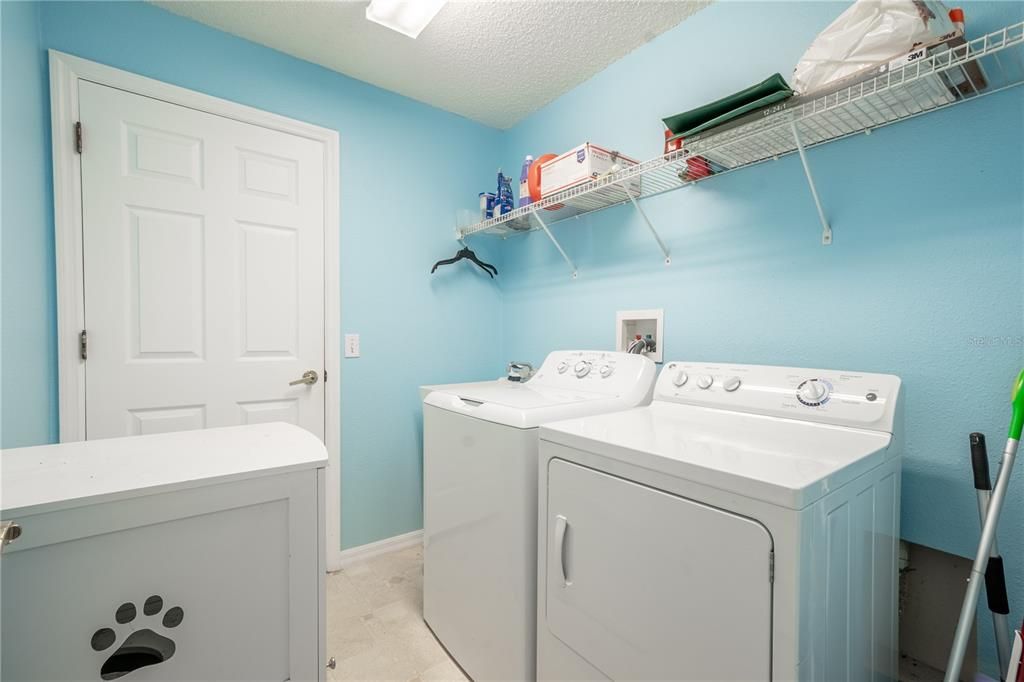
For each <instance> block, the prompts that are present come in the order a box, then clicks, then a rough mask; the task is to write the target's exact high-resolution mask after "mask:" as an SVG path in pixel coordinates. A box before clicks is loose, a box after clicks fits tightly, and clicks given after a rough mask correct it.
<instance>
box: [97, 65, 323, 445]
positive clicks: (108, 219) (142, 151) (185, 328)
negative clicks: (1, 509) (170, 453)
mask: <svg viewBox="0 0 1024 682" xmlns="http://www.w3.org/2000/svg"><path fill="white" fill-rule="evenodd" d="M79 108H80V117H81V121H82V126H83V131H84V146H83V152H82V157H81V161H82V211H83V235H82V237H83V260H84V268H85V322H86V329H87V335H88V336H87V353H88V359H87V361H86V364H85V367H86V371H85V372H86V373H85V377H86V390H85V397H86V400H85V403H86V404H85V411H86V420H85V422H86V437H87V438H89V439H94V438H109V437H115V436H128V435H135V434H148V433H157V432H163V431H176V430H182V429H198V428H206V427H214V426H229V425H234V424H251V423H257V422H266V421H286V422H291V423H293V424H298V425H300V426H302V427H304V428H306V429H308V430H310V431H312V432H313V433H315V434H316V435H317V436H319V437H320V438H321V439H323V438H324V385H323V383H324V377H323V373H324V175H325V168H324V153H323V146H322V144H320V143H319V142H316V141H313V140H309V139H306V138H303V137H299V136H296V135H290V134H287V133H283V132H278V131H274V130H269V129H267V128H263V127H260V126H257V125H251V124H248V123H241V122H239V121H235V120H232V119H230V118H225V117H222V116H217V115H214V114H210V113H205V112H202V111H197V110H195V109H189V108H187V107H183V106H178V105H175V104H169V103H167V102H163V101H160V100H157V99H152V98H149V97H144V96H141V95H136V94H132V93H129V92H125V91H123V90H118V89H115V88H110V87H107V86H103V85H98V84H95V83H91V82H87V81H80V85H79ZM313 372H315V374H316V380H315V383H312V376H313V375H312V374H311V373H313ZM304 374H305V375H306V376H307V377H308V378H309V379H308V381H307V382H306V383H297V384H293V383H292V382H296V381H298V380H300V379H302V378H303V375H304Z"/></svg>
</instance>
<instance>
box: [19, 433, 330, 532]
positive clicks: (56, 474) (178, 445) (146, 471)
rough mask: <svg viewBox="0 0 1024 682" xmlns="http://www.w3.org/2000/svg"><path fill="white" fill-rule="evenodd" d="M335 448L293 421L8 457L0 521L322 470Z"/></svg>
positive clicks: (60, 446) (49, 448) (21, 452)
mask: <svg viewBox="0 0 1024 682" xmlns="http://www.w3.org/2000/svg"><path fill="white" fill-rule="evenodd" d="M326 465H327V449H326V448H325V447H324V445H323V443H321V442H320V440H319V439H318V438H317V437H316V436H314V435H313V434H311V433H310V432H308V431H306V430H305V429H302V428H299V427H297V426H293V425H291V424H285V423H272V424H258V425H252V426H231V427H226V428H216V429H205V430H201V431H182V432H178V433H163V434H156V435H149V436H132V437H128V438H110V439H104V440H93V441H82V442H77V443H62V444H58V445H42V446H38V447H30V448H17V449H11V450H4V451H2V452H0V466H2V468H0V518H4V519H11V520H13V517H14V516H15V515H18V514H20V515H24V514H36V513H41V512H48V511H57V510H60V509H68V508H74V507H81V506H84V505H87V504H97V503H101V502H111V501H115V500H118V499H126V498H130V497H139V496H141V495H146V494H152V493H156V492H170V491H173V490H179V489H183V488H190V487H198V486H206V485H212V484H214V483H226V482H229V481H233V480H241V479H246V478H253V477H256V476H266V475H269V474H281V473H286V472H289V471H299V470H303V469H315V468H322V467H325V466H326Z"/></svg>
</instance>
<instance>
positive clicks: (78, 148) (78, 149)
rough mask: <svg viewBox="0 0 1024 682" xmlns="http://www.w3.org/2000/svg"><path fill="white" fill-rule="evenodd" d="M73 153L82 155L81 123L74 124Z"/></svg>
mask: <svg viewBox="0 0 1024 682" xmlns="http://www.w3.org/2000/svg"><path fill="white" fill-rule="evenodd" d="M75 151H76V152H78V153H79V154H81V153H82V122H81V121H78V122H77V123H75Z"/></svg>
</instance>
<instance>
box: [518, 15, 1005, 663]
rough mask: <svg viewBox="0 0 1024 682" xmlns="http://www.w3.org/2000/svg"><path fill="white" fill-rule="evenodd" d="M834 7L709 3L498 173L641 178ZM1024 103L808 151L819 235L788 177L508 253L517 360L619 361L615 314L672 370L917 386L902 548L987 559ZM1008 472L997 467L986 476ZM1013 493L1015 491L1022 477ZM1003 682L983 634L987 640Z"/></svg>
mask: <svg viewBox="0 0 1024 682" xmlns="http://www.w3.org/2000/svg"><path fill="white" fill-rule="evenodd" d="M842 8H843V5H841V4H836V3H807V2H800V3H778V2H775V3H737V2H725V3H717V4H715V5H712V6H711V7H710V8H708V9H705V10H702V11H701V12H699V13H698V14H697V15H695V16H694V17H693V18H691V19H688V20H687V21H685V22H684V23H683V24H681V25H680V26H679V27H677V28H676V29H674V30H672V31H669V32H667V33H665V34H663V35H662V36H660V37H658V38H657V39H655V40H654V41H653V42H651V43H649V44H648V45H646V46H644V47H642V48H640V49H638V50H636V51H635V52H633V53H632V54H630V55H628V56H627V57H625V58H624V59H622V60H621V61H619V62H616V63H615V64H613V65H611V66H610V67H608V68H607V69H606V70H604V71H603V72H601V73H600V74H598V75H597V76H595V77H594V78H592V79H591V80H589V81H588V82H586V83H584V84H582V85H580V86H579V87H577V88H575V89H574V90H572V91H571V92H569V93H567V94H566V95H564V96H562V97H560V98H559V99H557V100H556V101H554V102H553V103H551V104H550V105H548V106H546V107H545V108H544V109H542V110H541V111H539V112H537V113H535V114H534V115H532V116H530V117H529V118H528V119H526V120H525V121H524V122H522V123H521V124H519V125H517V126H515V127H514V128H513V129H512V130H511V131H509V133H508V134H507V136H506V147H505V155H504V160H503V163H504V165H505V166H506V167H508V168H515V167H518V164H519V163H520V160H521V159H522V157H523V156H524V155H525V154H527V153H532V154H534V155H535V156H536V155H538V154H540V153H544V152H548V151H562V150H565V149H568V148H571V147H572V146H575V145H577V144H579V143H581V142H583V141H585V140H592V141H594V142H596V143H598V144H602V145H604V146H609V147H611V148H614V149H619V150H621V151H623V152H624V153H626V154H629V155H632V156H635V157H637V158H640V159H647V158H651V157H654V156H657V155H658V154H659V153H660V151H661V144H662V130H663V128H662V125H661V123H660V119H661V117H663V116H666V115H670V114H674V113H676V112H679V111H683V110H686V109H689V108H691V107H694V106H698V105H700V104H703V103H704V102H707V101H710V100H712V99H716V98H718V97H720V96H723V95H725V94H728V93H730V92H733V91H736V90H738V89H740V88H742V87H745V86H747V85H750V84H752V83H754V82H757V81H759V80H761V79H762V78H764V77H766V76H768V75H770V74H771V73H774V72H776V71H778V72H780V73H782V74H784V75H787V76H788V75H789V74H790V73H791V71H792V68H793V66H794V65H795V63H796V62H797V60H798V59H799V57H800V55H801V53H802V51H803V49H804V47H805V46H806V45H807V44H809V43H810V41H811V40H812V39H813V38H814V36H815V35H816V34H817V33H818V32H819V31H820V30H821V29H822V28H824V26H826V25H827V24H828V23H829V22H830V21H831V20H832V19H833V18H834V17H835V16H836V15H838V14H839V12H840V11H841V10H842ZM965 8H966V12H967V19H968V26H969V31H970V32H971V33H972V35H980V34H981V33H982V32H985V31H991V30H995V29H997V28H1002V27H1003V26H1004V25H1006V24H1009V23H1012V22H1017V21H1021V20H1022V19H1024V4H1021V3H971V2H968V3H966V4H965ZM1022 124H1024V92H1022V91H1021V90H1020V89H1016V90H1012V91H1009V92H1004V93H1000V94H995V95H992V96H991V97H988V98H984V99H981V100H979V101H977V102H973V103H968V104H964V105H962V106H957V107H954V108H952V109H949V110H946V111H944V112H936V113H933V114H930V115H927V116H924V117H920V118H917V119H915V120H911V121H908V122H904V123H901V124H898V125H895V126H891V127H888V128H883V129H880V130H877V131H875V132H874V133H873V134H871V135H870V136H858V137H856V138H853V139H848V140H845V141H840V142H836V143H833V144H831V145H828V146H826V147H821V148H816V149H812V150H810V151H809V153H808V157H809V160H810V164H811V166H812V168H813V170H814V173H815V178H816V181H817V183H818V190H819V192H820V194H821V196H822V197H823V200H824V205H825V208H826V211H827V213H828V215H829V217H830V219H831V221H832V224H833V227H834V230H835V243H834V245H832V246H830V247H823V246H821V245H820V233H821V228H820V226H819V224H818V220H817V215H816V212H815V208H814V204H813V202H812V200H811V197H810V195H809V193H808V190H807V185H806V183H805V181H804V178H803V174H802V171H801V168H800V162H799V159H797V158H796V157H786V158H783V159H781V160H779V161H775V162H771V163H767V164H763V165H761V166H758V167H755V168H751V169H747V170H744V171H741V172H738V173H734V174H730V175H727V176H723V177H721V178H713V179H711V180H709V181H707V182H705V183H701V184H700V185H697V186H694V187H689V188H686V189H683V190H680V191H677V192H674V193H671V194H668V195H663V196H661V197H656V198H652V199H650V200H647V201H645V202H644V207H645V210H646V211H647V212H648V215H649V216H650V217H651V219H652V221H653V223H654V224H655V225H656V226H657V227H658V229H659V230H660V231H661V234H662V236H663V238H665V239H666V241H667V242H668V244H669V246H670V248H671V250H672V265H671V266H669V267H665V266H664V265H663V264H662V262H661V256H660V253H659V251H658V249H657V246H656V245H655V243H654V241H653V240H652V239H651V237H650V234H649V233H648V232H647V230H646V228H645V227H644V226H643V224H642V222H641V220H640V218H639V217H638V216H637V215H636V214H635V213H634V211H633V209H632V207H629V206H624V207H619V208H616V209H611V210H608V211H606V212H603V213H601V214H598V215H595V216H592V217H588V218H583V219H580V220H578V221H569V222H568V223H566V224H563V225H559V226H556V227H555V232H556V233H557V236H558V237H559V238H560V239H562V240H564V241H563V246H565V248H566V250H567V251H568V253H569V254H570V255H571V256H572V257H573V258H574V259H576V262H577V265H578V267H579V270H580V275H579V279H578V280H576V281H573V280H571V279H570V278H569V272H568V268H567V266H566V265H565V264H564V262H563V261H562V260H561V258H560V257H559V256H558V254H557V252H556V251H555V250H554V249H553V248H552V247H551V245H550V243H549V242H548V241H547V239H546V238H545V236H544V235H543V234H542V233H533V234H530V235H528V236H526V237H517V238H515V239H510V240H509V241H508V242H507V243H506V253H505V271H504V272H503V273H502V293H503V296H504V307H503V311H504V316H505V325H504V333H503V337H502V338H503V341H504V345H503V356H504V357H517V358H518V357H522V358H525V359H534V360H540V359H541V358H542V357H543V356H544V354H545V353H546V352H547V351H548V350H549V349H551V348H563V347H565V348H574V347H600V348H607V347H610V346H611V345H612V344H613V343H614V336H613V330H614V320H615V311H616V310H621V309H630V308H664V309H665V332H666V335H665V356H666V357H667V358H673V359H690V360H707V361H714V360H725V361H733V362H745V363H766V364H780V365H797V366H807V367H834V368H852V369H860V370H864V371H874V372H891V373H894V374H898V375H900V376H901V377H903V379H904V382H905V383H904V387H905V394H904V400H905V405H906V425H905V433H906V452H905V455H906V459H905V464H904V479H903V481H904V484H903V517H902V522H903V523H902V527H903V534H904V536H905V537H906V538H907V539H908V540H911V541H913V542H918V543H923V544H925V545H929V546H932V547H938V548H940V549H943V550H946V551H951V552H956V553H958V554H963V555H973V551H974V547H975V543H976V541H977V536H978V529H977V509H976V507H975V498H974V491H973V489H972V485H971V477H970V474H969V469H968V465H967V434H968V433H969V432H971V431H974V430H980V431H984V432H986V433H987V434H988V435H989V438H990V442H991V443H992V445H993V449H995V447H996V444H998V448H999V449H1001V448H1002V443H1003V439H1004V438H1005V429H1006V426H1007V423H1008V419H1009V413H1008V409H1007V408H1008V395H1009V393H1008V392H1009V387H1010V383H1011V380H1012V379H1013V378H1014V377H1015V376H1016V374H1017V372H1018V371H1019V370H1020V369H1021V367H1022V366H1024V280H1022V274H1021V273H1022V264H1024V243H1022V234H1024V133H1022ZM994 456H995V453H993V457H994ZM1018 474H1019V472H1018ZM1022 527H1024V478H1018V479H1017V480H1016V481H1015V487H1014V488H1012V489H1011V495H1010V500H1009V503H1008V505H1007V509H1006V516H1005V518H1004V523H1003V524H1002V527H1001V528H1002V532H1001V536H1000V542H1001V545H1002V550H1003V553H1004V555H1006V557H1007V563H1008V566H1009V572H1010V575H1009V580H1010V584H1011V589H1012V595H1011V599H1012V603H1013V607H1014V609H1015V613H1014V621H1013V622H1017V623H1019V622H1020V618H1021V616H1022V614H1024V534H1022V533H1021V528H1022ZM979 624H980V625H979V627H980V630H981V640H980V642H981V654H982V656H983V658H984V657H987V660H988V665H989V670H990V672H991V654H992V651H993V649H992V642H991V635H990V632H989V630H990V621H989V620H988V619H987V618H985V619H982V620H980V621H979Z"/></svg>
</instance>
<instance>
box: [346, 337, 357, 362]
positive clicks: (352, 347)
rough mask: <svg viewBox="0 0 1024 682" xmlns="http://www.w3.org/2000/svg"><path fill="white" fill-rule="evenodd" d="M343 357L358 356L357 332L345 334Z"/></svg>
mask: <svg viewBox="0 0 1024 682" xmlns="http://www.w3.org/2000/svg"><path fill="white" fill-rule="evenodd" d="M345 357H346V358H358V357H359V334H345Z"/></svg>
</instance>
